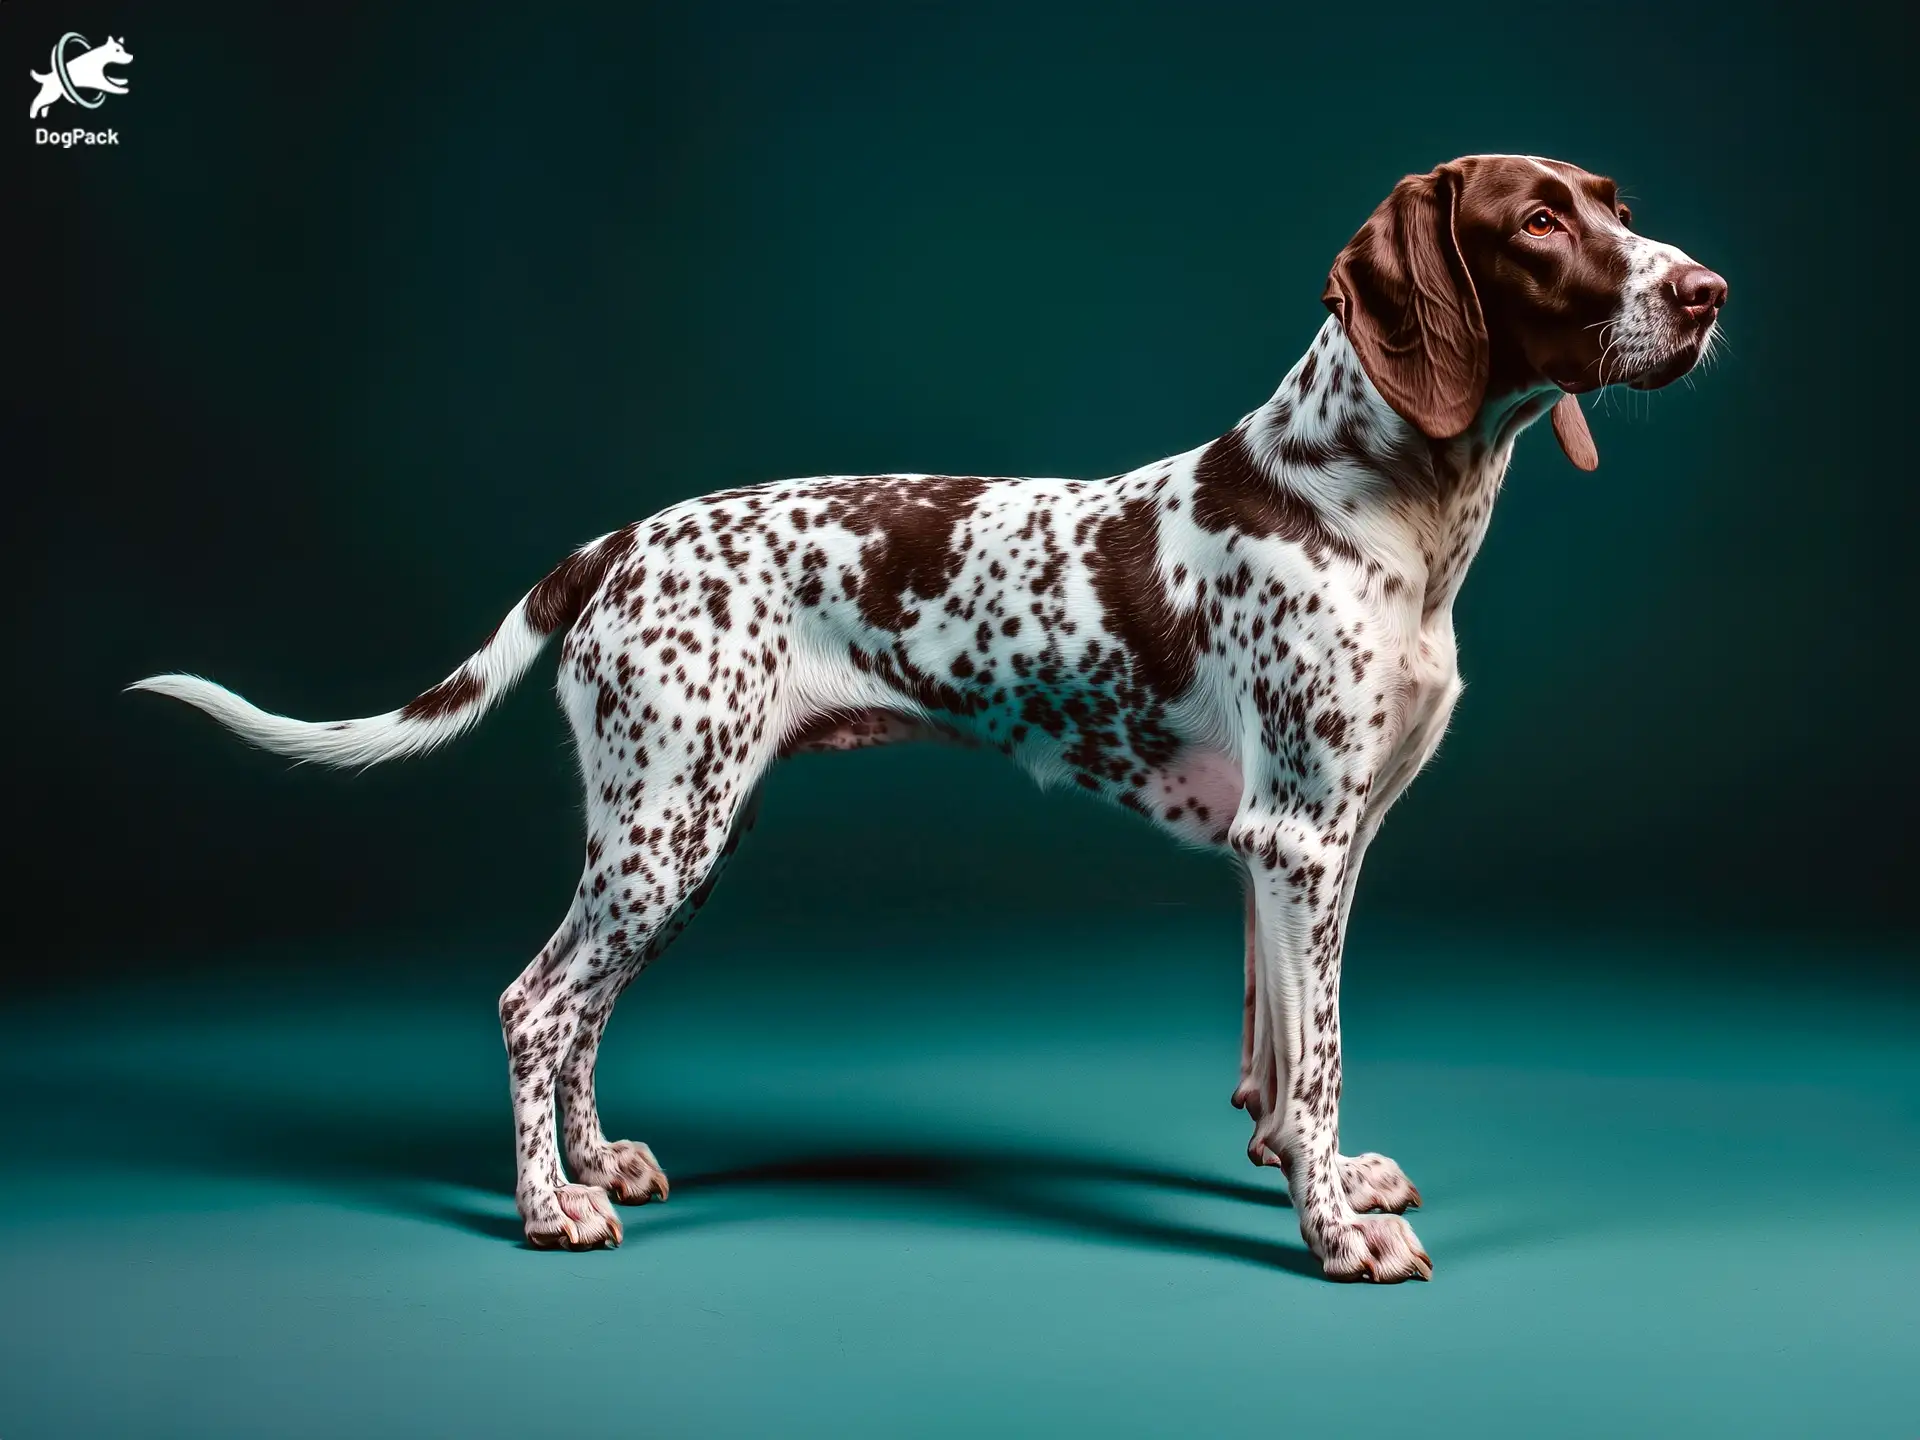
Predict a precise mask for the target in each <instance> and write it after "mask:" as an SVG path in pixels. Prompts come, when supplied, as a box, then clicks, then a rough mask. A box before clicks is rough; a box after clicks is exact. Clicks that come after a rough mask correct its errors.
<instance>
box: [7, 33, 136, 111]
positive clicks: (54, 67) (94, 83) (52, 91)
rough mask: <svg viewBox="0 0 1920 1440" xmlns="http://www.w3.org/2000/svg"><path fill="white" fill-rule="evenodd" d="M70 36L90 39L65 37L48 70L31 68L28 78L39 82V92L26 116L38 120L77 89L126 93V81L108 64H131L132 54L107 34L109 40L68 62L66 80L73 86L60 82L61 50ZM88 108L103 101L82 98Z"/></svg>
mask: <svg viewBox="0 0 1920 1440" xmlns="http://www.w3.org/2000/svg"><path fill="white" fill-rule="evenodd" d="M67 39H74V40H79V41H80V43H81V44H82V45H84V44H86V43H87V42H86V41H85V40H84V39H82V38H81V37H80V36H78V35H74V36H69V37H64V38H63V39H62V40H61V42H60V45H56V46H54V47H53V58H52V59H51V60H50V61H49V62H48V66H49V69H48V72H47V73H46V74H45V75H42V74H41V73H40V72H39V71H38V70H29V71H28V72H27V75H28V78H30V79H33V80H37V81H39V82H40V93H39V94H38V95H36V96H34V97H33V104H31V105H29V106H28V107H27V118H28V119H30V120H38V119H39V118H40V117H41V116H42V115H44V114H46V113H47V111H49V110H51V109H52V108H53V107H54V106H55V105H56V104H58V103H59V101H60V100H61V98H62V97H64V96H67V95H71V94H72V93H73V91H74V90H100V91H104V92H105V93H106V94H108V95H124V94H126V93H127V82H126V81H125V80H123V79H119V78H117V77H115V76H112V75H109V74H107V66H109V65H131V64H132V63H133V56H131V55H129V54H128V53H127V47H126V46H124V45H122V44H121V43H120V42H119V41H118V40H116V39H114V38H113V36H111V35H109V36H108V37H107V43H106V44H104V45H96V46H94V47H93V49H91V50H88V51H85V52H84V53H82V54H79V55H76V56H74V57H73V59H72V60H70V61H68V62H67V81H68V83H69V84H70V85H71V87H72V89H69V88H68V87H67V86H65V85H62V84H61V83H60V50H61V46H63V45H65V44H66V40H67ZM79 103H80V104H82V105H85V106H86V107H87V108H88V109H92V108H94V107H95V106H97V105H99V104H100V101H98V100H93V101H86V100H81V101H79Z"/></svg>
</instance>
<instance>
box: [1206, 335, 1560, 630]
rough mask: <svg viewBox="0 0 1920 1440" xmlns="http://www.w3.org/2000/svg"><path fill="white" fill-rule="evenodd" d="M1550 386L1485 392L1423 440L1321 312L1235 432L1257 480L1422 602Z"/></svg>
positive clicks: (1457, 571) (1459, 551) (1474, 527)
mask: <svg viewBox="0 0 1920 1440" xmlns="http://www.w3.org/2000/svg"><path fill="white" fill-rule="evenodd" d="M1558 393H1559V392H1558V391H1557V390H1555V389H1553V388H1551V387H1532V388H1527V389H1521V390H1518V391H1515V392H1514V393H1511V394H1505V395H1501V396H1498V397H1489V399H1488V400H1487V402H1486V403H1485V404H1484V405H1482V406H1481V409H1480V413H1479V415H1478V416H1476V417H1475V420H1474V423H1473V424H1472V425H1471V426H1469V427H1468V429H1467V430H1466V432H1465V433H1463V434H1461V435H1458V436H1455V437H1453V438H1452V439H1449V440H1429V439H1428V438H1427V437H1426V436H1425V435H1423V434H1421V433H1420V431H1419V430H1417V429H1416V428H1414V426H1413V425H1411V424H1409V423H1408V422H1407V421H1406V420H1405V419H1403V418H1402V417H1401V416H1400V415H1399V414H1398V413H1397V412H1396V411H1395V410H1394V409H1393V407H1392V406H1390V405H1388V404H1387V402H1386V401H1385V400H1384V399H1382V398H1381V396H1380V392H1379V391H1378V390H1376V389H1375V388H1374V386H1373V382H1372V381H1371V380H1369V379H1368V378H1367V374H1366V371H1365V370H1363V369H1362V368H1361V365H1360V362H1359V359H1358V358H1357V357H1356V356H1355V355H1354V353H1353V348H1352V347H1351V346H1350V345H1349V344H1348V343H1347V337H1346V332H1345V331H1344V330H1342V329H1341V327H1340V322H1339V321H1338V320H1336V319H1333V318H1331V317H1329V318H1328V320H1327V322H1326V323H1325V324H1324V325H1322V326H1321V327H1320V333H1319V334H1318V335H1317V336H1316V337H1315V338H1314V342H1313V344H1312V346H1311V347H1309V348H1308V350H1307V352H1306V354H1304V355H1303V356H1301V357H1300V360H1299V362H1298V363H1297V364H1295V365H1294V367H1293V369H1291V370H1290V371H1288V372H1287V377H1286V379H1284V380H1282V381H1281V382H1280V388H1279V389H1278V390H1276V391H1275V392H1274V394H1273V398H1272V399H1270V400H1268V401H1267V403H1266V404H1265V405H1262V406H1261V407H1260V408H1259V409H1258V410H1256V411H1254V412H1253V413H1252V414H1251V415H1249V416H1247V417H1246V418H1245V419H1244V420H1242V421H1241V422H1240V427H1239V434H1240V435H1241V437H1242V439H1243V440H1244V442H1245V444H1246V446H1247V449H1248V451H1249V452H1250V453H1251V455H1252V457H1253V462H1254V464H1255V465H1256V466H1257V467H1258V468H1259V469H1260V471H1261V472H1262V474H1264V475H1265V476H1266V478H1267V479H1268V480H1270V481H1271V482H1272V483H1273V484H1275V485H1278V486H1282V487H1284V488H1285V489H1287V490H1289V491H1291V492H1292V493H1293V494H1295V495H1297V496H1298V497H1299V498H1300V499H1302V500H1303V501H1305V502H1306V503H1307V504H1309V505H1311V506H1312V507H1313V508H1314V510H1315V511H1317V512H1318V513H1319V515H1320V517H1321V518H1322V520H1323V521H1324V522H1325V523H1326V524H1327V525H1328V526H1329V527H1330V528H1332V529H1333V530H1335V531H1336V532H1337V533H1339V534H1341V535H1343V536H1345V537H1346V538H1347V539H1349V540H1350V541H1352V542H1353V544H1354V545H1355V546H1356V547H1357V548H1358V549H1359V550H1360V551H1361V553H1363V554H1365V555H1367V556H1368V557H1370V558H1371V559H1373V560H1376V561H1378V562H1379V564H1380V566H1381V567H1382V571H1383V573H1384V574H1387V575H1391V576H1397V577H1398V578H1399V579H1400V580H1401V582H1402V583H1404V584H1406V585H1408V586H1409V587H1410V588H1412V589H1413V590H1414V591H1415V592H1416V593H1419V594H1421V595H1422V596H1423V597H1424V599H1423V606H1422V609H1423V613H1425V614H1432V613H1434V612H1435V611H1438V610H1440V609H1442V608H1443V607H1446V606H1449V605H1450V604H1451V603H1452V600H1453V597H1454V595H1455V594H1456V593H1457V592H1458V590H1459V588H1460V582H1461V580H1462V579H1463V578H1464V577H1465V575H1466V570H1467V566H1468V564H1469V563H1470V562H1471V561H1472V559H1473V557H1474V555H1475V554H1476V553H1477V552H1478V550H1479V548H1480V542H1481V540H1482V538H1484V536H1485V535H1486V530H1487V522H1488V520H1489V519H1490V518H1491V516H1492V513H1493V502H1494V499H1495V497H1496V496H1497V495H1498V494H1499V491H1500V482H1501V479H1502V478H1503V477H1504V476H1505V474H1506V469H1507V462H1508V460H1509V459H1510V458H1511V457H1512V454H1513V442H1514V441H1515V440H1516V439H1518V438H1519V435H1520V432H1521V431H1522V430H1524V429H1526V427H1527V426H1529V425H1531V424H1532V423H1533V422H1534V421H1535V420H1538V419H1539V418H1540V417H1541V416H1542V415H1545V414H1546V413H1547V411H1548V410H1549V409H1551V408H1552V404H1553V401H1554V399H1555V398H1556V397H1557V395H1558Z"/></svg>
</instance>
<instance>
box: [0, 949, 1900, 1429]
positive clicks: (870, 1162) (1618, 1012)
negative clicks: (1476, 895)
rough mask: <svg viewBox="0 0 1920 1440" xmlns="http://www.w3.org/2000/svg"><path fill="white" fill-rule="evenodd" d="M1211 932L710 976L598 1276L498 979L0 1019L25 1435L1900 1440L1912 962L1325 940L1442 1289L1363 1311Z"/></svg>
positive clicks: (194, 989) (12, 1404) (503, 972)
mask: <svg viewBox="0 0 1920 1440" xmlns="http://www.w3.org/2000/svg"><path fill="white" fill-rule="evenodd" d="M1234 919H1235V917H1233V916H1227V917H1225V918H1224V919H1223V920H1221V921H1219V922H1218V923H1214V922H1211V921H1210V922H1208V924H1207V925H1205V926H1201V927H1197V928H1196V927H1192V926H1182V925H1179V924H1170V925H1167V926H1165V927H1162V928H1160V929H1156V930H1152V931H1150V932H1149V931H1141V930H1134V931H1132V932H1131V933H1129V934H1126V935H1123V936H1116V935H1112V934H1098V935H1096V934H1090V933H1082V932H1062V933H1059V934H1047V935H1039V934H1026V935H1022V936H1016V937H1009V936H1006V935H998V936H988V935H982V936H973V937H969V936H966V935H956V934H954V933H953V932H952V931H951V929H950V928H949V929H947V930H945V931H944V932H943V933H942V934H941V936H940V938H939V939H938V940H937V941H928V940H926V939H924V938H922V939H920V940H917V941H916V940H913V939H912V938H903V939H901V940H899V941H898V942H897V943H882V944H876V945H874V946H873V947H871V948H870V949H869V950H868V951H866V952H865V953H862V954H859V955H856V956H851V957H850V956H848V955H846V954H844V953H834V954H831V955H829V954H823V953H813V952H810V951H809V950H807V949H806V948H805V947H804V946H802V947H798V948H796V947H795V945H794V944H793V942H792V939H791V937H785V938H782V939H780V940H778V941H777V942H776V941H774V940H771V939H768V938H765V937H762V938H761V939H759V940H758V941H756V940H755V938H754V937H753V936H751V935H749V934H747V933H745V932H741V933H729V932H724V931H722V932H716V933H715V934H713V935H711V936H709V937H708V938H707V939H706V940H704V941H703V942H702V943H700V944H698V945H696V944H694V941H693V937H690V938H689V940H688V941H687V942H686V943H685V944H684V945H683V947H682V948H681V949H679V950H676V952H675V953H674V954H673V955H672V956H671V957H669V958H668V959H667V960H666V961H664V962H663V963H662V965H661V966H660V967H659V968H658V969H657V970H656V971H655V972H654V973H652V974H649V975H648V976H646V977H645V978H644V979H643V980H642V981H641V982H640V983H639V985H638V986H637V987H636V988H635V990H634V991H633V992H631V993H630V995H629V996H628V999H627V1001H626V1002H625V1003H624V1004H623V1007H622V1010H621V1013H620V1014H619V1016H618V1017H617V1018H616V1019H615V1021H614V1024H613V1027H612V1030H611V1032H610V1035H609V1040H608V1048H607V1051H606V1053H605V1059H604V1061H603V1064H602V1069H601V1083H600V1093H601V1098H602V1105H603V1110H604V1112H605V1114H606V1116H607V1123H608V1128H609V1130H610V1131H611V1132H612V1133H615V1134H624V1135H629V1136H633V1137H635V1138H642V1139H646V1140H648V1141H650V1142H651V1143H652V1144H653V1146H654V1148H655V1149H656V1150H657V1151H658V1153H659V1154H660V1157H661V1159H662V1161H663V1163H664V1164H665V1165H666V1167H667V1170H668V1171H669V1173H670V1174H671V1176H672V1178H673V1198H672V1200H671V1202H670V1203H668V1204H666V1205H655V1206H649V1207H645V1208H642V1209H629V1210H626V1211H625V1212H623V1213H624V1219H625V1222H626V1230H627V1241H626V1244H625V1246H624V1247H623V1248H622V1249H620V1250H618V1251H615V1252H611V1253H597V1254H584V1255H565V1254H551V1253H539V1252H534V1251H531V1250H528V1249H526V1248H525V1247H524V1246H523V1245H522V1244H521V1242H520V1238H519V1227H518V1224H517V1221H516V1219H515V1216H514V1212H513V1203H512V1197H511V1187H512V1151H511V1124H510V1121H509V1117H508V1112H507V1108H506V1084H505V1072H504V1064H503V1058H502V1051H501V1046H500V1040H499V1034H498V1031H497V1028H496V1025H495V1020H494V1014H493V1003H494V998H495V996H496V995H497V994H498V992H499V991H500V989H501V988H502V987H503V986H504V984H505V983H506V981H507V980H508V979H510V978H511V976H512V974H513V972H514V970H515V969H517V968H518V967H517V963H516V962H515V960H514V957H513V956H512V955H511V954H509V952H508V951H507V950H506V949H505V948H503V947H502V945H501V944H500V943H499V942H497V941H493V942H486V943H480V944H476V945H474V946H471V947H469V948H468V949H467V950H466V951H465V952H463V953H460V954H456V953H455V947H451V946H448V945H446V944H445V942H441V945H440V947H439V948H438V949H437V951H435V952H434V953H429V954H420V953H414V951H413V949H412V948H411V947H404V946H390V947H389V950H390V952H391V953H372V952H370V951H369V950H367V949H365V948H362V949H360V950H356V951H354V952H352V953H346V951H345V950H344V949H342V950H341V951H338V952H321V951H315V950H305V951H300V952H297V953H296V952H292V951H262V952H258V953H253V954H247V955H240V956H233V957H228V959H229V960H230V962H231V963H227V964H225V965H223V966H222V967H220V968H217V969H203V970H200V971H198V972H196V973H194V974H193V975H191V976H190V978H185V979H181V978H175V979H170V980H166V981H162V980H159V979H157V978H156V979H151V980H148V981H145V982H142V983H137V984H131V983H116V984H114V985H113V986H110V987H107V986H101V987H95V988H94V989H93V990H91V991H89V992H88V993H87V995H86V997H85V998H81V996H80V994H79V992H78V991H74V990H69V991H66V992H59V993H43V994H39V995H36V996H33V997H30V998H25V999H20V998H16V999H15V1000H14V1001H13V1002H12V1003H10V1004H9V1005H8V1007H7V1008H6V1009H4V1010H0V1107H4V1112H3V1113H4V1138H5V1143H4V1146H0V1436H4V1437H5V1440H41V1437H60V1440H70V1437H79V1436H127V1437H133V1436H141V1437H144V1436H181V1437H194V1440H213V1437H224V1436H274V1437H279V1436H289V1437H292V1436H314V1437H328V1440H335V1437H340V1436H347V1435H352V1436H359V1437H379V1436H388V1435H394V1436H400V1435H406V1436H434V1435H447V1436H460V1437H485V1436H494V1435H499V1436H514V1437H518V1440H527V1437H540V1436H547V1435H563V1434H574V1433H591V1434H596V1435H626V1434H635V1435H641V1434H644V1435H650V1436H702V1437H712V1436H782V1437H788V1436H805V1435H820V1436H835V1437H845V1436H869V1435H870V1436H887V1437H892V1436H923V1435H924V1436H944V1435H954V1436H962V1435H964V1436H978V1435H983V1434H994V1435H1023V1436H1024V1435H1037V1436H1056V1435H1058V1436H1067V1435H1092V1434H1099V1435H1103V1436H1130V1435H1141V1436H1210V1435H1227V1434H1235V1433H1239V1434H1255V1433H1265V1432H1275V1431H1281V1430H1284V1431H1287V1432H1293V1433H1306V1432H1307V1431H1308V1430H1310V1429H1316V1428H1322V1427H1328V1426H1335V1427H1338V1432H1337V1433H1341V1434H1370V1433H1379V1434H1398V1435H1407V1434H1418V1435H1420V1436H1422V1437H1427V1440H1432V1437H1435V1436H1441V1435H1467V1436H1507V1435H1512V1436H1587V1435H1593V1436H1608V1437H1620V1436H1664V1435H1686V1436H1692V1437H1698V1436H1703V1435H1714V1436H1718V1435H1726V1436H1740V1437H1746V1440H1751V1437H1758V1436H1774V1435H1778V1436H1805V1437H1811V1436H1847V1437H1870V1436H1888V1437H1896V1436H1907V1437H1910V1436H1912V1435H1914V1434H1916V1433H1920V1382H1916V1380H1915V1378H1914V1377H1915V1376H1916V1374H1920V1348H1917V1347H1916V1339H1915V1337H1916V1336H1920V1004H1916V1000H1915V995H1916V992H1915V990H1914V988H1913V987H1912V986H1911V984H1910V983H1908V980H1909V977H1911V975H1912V974H1913V973H1914V972H1913V971H1912V969H1911V968H1907V967H1906V966H1905V965H1904V961H1903V960H1902V958H1901V957H1899V956H1887V955H1876V956H1867V957H1861V956H1857V955H1852V954H1839V953H1822V952H1820V951H1819V950H1818V948H1817V947H1802V948H1800V949H1798V950H1795V949H1791V948H1788V947H1782V946H1777V945H1776V946H1774V947H1772V948H1767V949H1762V948H1756V947H1749V946H1743V945H1740V944H1736V943H1734V942H1731V941H1727V942H1716V943H1713V944H1707V943H1706V942H1701V941H1687V942H1679V941H1675V942H1673V943H1672V944H1670V945H1668V946H1665V947H1661V946H1650V945H1648V944H1646V943H1644V942H1632V943H1629V942H1619V943H1617V944H1606V943H1600V942H1593V941H1583V942H1581V943H1579V944H1572V943H1568V944H1558V943H1551V942H1527V943H1521V942H1506V943H1501V944H1494V943H1491V942H1486V941H1481V942H1469V941H1465V940H1458V939H1456V940H1452V941H1447V942H1438V941H1420V940H1410V939H1406V938H1404V937H1403V938H1398V939H1396V938H1391V937H1380V936H1371V937H1365V936H1356V943H1355V952H1354V953H1353V954H1352V955H1351V956H1350V961H1349V968H1348V975H1349V980H1348V991H1347V1005H1346V1029H1347V1041H1348V1050H1347V1055H1348V1069H1347V1101H1346V1107H1345V1112H1344V1114H1345V1119H1344V1127H1343V1133H1344V1138H1345V1141H1346V1148H1347V1149H1349V1150H1361V1149H1374V1150H1380V1151H1384V1152H1386V1153H1387V1154H1390V1155H1392V1156H1393V1157H1395V1158H1396V1159H1398V1160H1399V1161H1400V1162H1401V1163H1402V1164H1403V1165H1404V1167H1405V1168H1406V1170H1407V1172H1408V1173H1409V1174H1410V1175H1411V1176H1412V1177H1413V1179H1414V1180H1415V1182H1416V1183H1417V1184H1418V1185H1419V1186H1420V1187H1421V1189H1422V1190H1423V1192H1424V1194H1425V1197H1426V1206H1425V1208H1424V1209H1422V1210H1421V1211H1419V1212H1417V1213H1416V1214H1415V1215H1414V1216H1413V1217H1412V1218H1413V1219H1414V1222H1415V1226H1416V1229H1417V1231H1418V1233H1419V1235H1420V1237H1421V1239H1422V1240H1423V1241H1424V1242H1425V1244H1426V1247H1427V1249H1428V1250H1429V1251H1430V1252H1431V1254H1432V1255H1433V1258H1434V1262H1435V1271H1436V1273H1435V1278H1434V1280H1433V1281H1432V1283H1430V1284H1425V1285H1418V1284H1412V1285H1403V1286H1398V1287H1383V1288H1374V1287H1367V1286H1339V1285H1332V1284H1328V1283H1325V1282H1324V1281H1322V1280H1321V1279H1319V1278H1318V1277H1317V1273H1316V1272H1315V1270H1314V1267H1313V1266H1312V1264H1311V1263H1310V1261H1309V1260H1308V1257H1307V1256H1306V1254H1305V1252H1304V1250H1303V1249H1302V1247H1301V1244H1300V1239H1299V1232H1298V1229H1297V1227H1296V1225H1295V1222H1294V1218H1293V1215H1292V1212H1291V1211H1290V1210H1289V1209H1288V1208H1287V1204H1286V1199H1285V1189H1284V1186H1283V1185H1282V1184H1281V1183H1280V1180H1279V1177H1278V1176H1277V1175H1275V1174H1273V1173H1272V1172H1257V1171H1255V1170H1253V1169H1252V1168H1251V1167H1249V1166H1248V1165H1247V1163H1246V1161H1245V1159H1244V1145H1245V1139H1246V1121H1245V1119H1244V1117H1242V1116H1241V1115H1240V1114H1239V1113H1238V1112H1236V1111H1234V1110H1232V1109H1231V1108H1230V1107H1229V1106H1228V1104H1227V1097H1228V1095H1229V1093H1230V1092H1231V1090H1232V1087H1233V1082H1234V1070H1235V1066H1236V1063H1237V1058H1238V1044H1239V1040H1238V1026H1239V1015H1238V1000H1239V995H1238V986H1239V975H1238V959H1237V955H1236V954H1235V953H1234V949H1233V946H1234V942H1235V940H1236V939H1237V935H1236V934H1235V926H1234V923H1233V922H1234ZM698 933H699V932H696V934H698Z"/></svg>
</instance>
